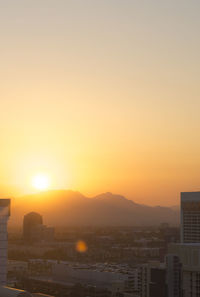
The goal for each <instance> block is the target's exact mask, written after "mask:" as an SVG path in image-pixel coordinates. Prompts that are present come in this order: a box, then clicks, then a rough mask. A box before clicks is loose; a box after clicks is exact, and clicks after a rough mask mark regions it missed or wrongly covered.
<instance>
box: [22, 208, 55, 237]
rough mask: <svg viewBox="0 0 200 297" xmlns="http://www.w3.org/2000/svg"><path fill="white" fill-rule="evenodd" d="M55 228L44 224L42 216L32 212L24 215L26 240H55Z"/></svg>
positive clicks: (24, 235)
mask: <svg viewBox="0 0 200 297" xmlns="http://www.w3.org/2000/svg"><path fill="white" fill-rule="evenodd" d="M54 231H55V230H54V228H52V227H47V226H45V225H43V219H42V216H41V215H40V214H38V213H36V212H30V213H28V214H27V215H25V216H24V223H23V238H24V240H25V241H26V242H36V241H37V242H38V241H53V240H54Z"/></svg>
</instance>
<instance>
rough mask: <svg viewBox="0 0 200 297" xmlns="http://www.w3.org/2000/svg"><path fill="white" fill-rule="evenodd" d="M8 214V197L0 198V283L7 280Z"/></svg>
mask: <svg viewBox="0 0 200 297" xmlns="http://www.w3.org/2000/svg"><path fill="white" fill-rule="evenodd" d="M9 216H10V199H0V285H6V280H7V246H8V236H7V222H8V219H9Z"/></svg>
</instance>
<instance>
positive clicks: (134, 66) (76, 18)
mask: <svg viewBox="0 0 200 297" xmlns="http://www.w3.org/2000/svg"><path fill="white" fill-rule="evenodd" d="M199 9H200V2H199V1H196V0H191V1H184V0H182V1H179V0H168V1H156V0H146V1H134V0H133V1H131V0H121V1H119V0H101V1H98V0H90V1H89V0H85V1H83V0H75V1H74V0H73V1H72V0H71V1H68V0H56V1H55V0H42V1H41V0H35V1H27V0H18V1H16V0H12V1H11V0H6V1H5V0H2V1H0V36H1V46H0V64H1V67H0V83H1V85H0V144H1V146H0V148H1V154H0V193H1V195H2V196H9V195H10V196H19V195H24V194H26V193H31V192H33V191H34V189H33V187H32V185H31V180H32V178H33V176H34V175H35V174H37V173H40V172H42V173H44V174H47V175H48V176H49V179H50V186H49V188H50V189H74V190H78V191H80V192H82V193H83V194H85V195H88V196H93V195H96V194H98V193H101V192H105V191H110V192H114V193H120V194H122V195H125V196H126V197H127V198H130V199H133V200H135V201H136V202H138V203H145V204H149V205H157V204H160V205H175V204H178V203H179V192H180V191H192V190H200V137H199V131H200V84H199V77H200V57H199V56H200V39H199V30H198V29H197V28H199V26H200V18H199Z"/></svg>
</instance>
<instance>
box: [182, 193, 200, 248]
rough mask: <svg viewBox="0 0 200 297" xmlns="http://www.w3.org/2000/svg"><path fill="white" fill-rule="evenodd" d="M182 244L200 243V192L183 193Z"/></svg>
mask: <svg viewBox="0 0 200 297" xmlns="http://www.w3.org/2000/svg"><path fill="white" fill-rule="evenodd" d="M181 243H200V192H183V193H181Z"/></svg>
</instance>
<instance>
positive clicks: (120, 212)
mask: <svg viewBox="0 0 200 297" xmlns="http://www.w3.org/2000/svg"><path fill="white" fill-rule="evenodd" d="M31 211H36V212H39V213H40V214H41V215H43V217H44V222H45V224H48V225H53V226H138V225H141V226H142V225H158V224H160V223H163V222H167V223H169V224H171V225H178V223H179V212H178V211H176V210H173V209H171V208H170V207H164V206H148V205H142V204H138V203H135V202H134V201H132V200H129V199H127V198H126V197H124V196H122V195H117V194H112V193H110V192H106V193H102V194H99V195H96V196H94V197H93V198H92V197H91V198H89V197H87V196H84V195H83V194H82V193H80V192H78V191H72V190H51V191H46V192H40V193H36V194H31V195H25V196H23V197H19V198H14V199H13V201H12V211H11V219H10V224H11V225H12V224H17V222H18V224H20V225H21V224H22V220H23V216H24V215H25V214H26V213H28V212H31ZM19 222H20V223H19Z"/></svg>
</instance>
